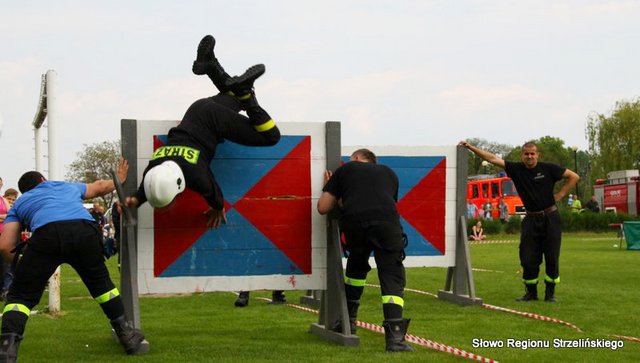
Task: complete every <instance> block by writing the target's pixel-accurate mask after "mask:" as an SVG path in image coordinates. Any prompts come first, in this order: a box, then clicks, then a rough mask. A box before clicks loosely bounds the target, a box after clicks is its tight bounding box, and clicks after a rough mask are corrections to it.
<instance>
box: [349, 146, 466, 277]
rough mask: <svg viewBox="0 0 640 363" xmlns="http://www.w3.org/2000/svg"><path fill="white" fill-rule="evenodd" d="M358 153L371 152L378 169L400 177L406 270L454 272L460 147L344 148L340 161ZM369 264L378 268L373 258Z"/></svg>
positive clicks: (401, 217)
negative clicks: (380, 166) (384, 167)
mask: <svg viewBox="0 0 640 363" xmlns="http://www.w3.org/2000/svg"><path fill="white" fill-rule="evenodd" d="M360 148H367V149H370V150H371V151H373V152H374V153H375V154H376V156H377V157H378V163H379V164H384V165H387V166H389V167H390V168H391V169H392V170H393V171H394V172H395V173H396V174H397V175H398V180H399V190H398V204H397V208H398V213H399V214H400V222H401V224H402V227H403V229H404V232H405V233H406V234H407V236H408V245H407V248H406V249H405V253H406V255H407V257H406V259H405V261H404V264H405V266H406V267H429V266H441V267H451V266H454V265H455V252H456V223H455V222H456V203H457V202H458V198H457V196H458V195H459V194H458V192H457V189H456V188H457V183H456V178H457V172H458V171H457V158H458V155H457V147H456V146H343V147H342V155H343V156H342V161H343V162H347V161H348V160H349V156H350V155H351V154H352V153H353V152H354V151H355V150H357V149H360ZM460 195H464V194H460ZM370 264H371V266H375V261H374V260H373V258H371V260H370Z"/></svg>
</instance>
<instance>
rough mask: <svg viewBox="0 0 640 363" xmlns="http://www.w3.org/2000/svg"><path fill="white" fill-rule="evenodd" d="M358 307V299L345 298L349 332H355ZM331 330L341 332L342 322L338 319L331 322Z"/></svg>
mask: <svg viewBox="0 0 640 363" xmlns="http://www.w3.org/2000/svg"><path fill="white" fill-rule="evenodd" d="M359 307H360V300H347V313H348V314H349V328H351V334H355V333H356V328H357V321H358V308H359ZM331 330H333V331H334V332H336V333H342V322H341V321H340V320H338V321H336V322H335V323H333V325H332V326H331Z"/></svg>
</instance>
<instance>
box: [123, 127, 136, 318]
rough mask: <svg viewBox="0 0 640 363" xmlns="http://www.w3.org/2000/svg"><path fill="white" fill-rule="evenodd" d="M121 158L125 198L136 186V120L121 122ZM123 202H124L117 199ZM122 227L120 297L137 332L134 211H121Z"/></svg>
mask: <svg viewBox="0 0 640 363" xmlns="http://www.w3.org/2000/svg"><path fill="white" fill-rule="evenodd" d="M120 127H121V132H122V133H121V146H122V157H123V158H125V159H126V160H127V161H128V162H129V175H128V176H127V180H126V181H125V183H124V184H123V185H122V187H123V188H122V191H121V192H122V193H123V194H124V195H123V196H119V198H124V197H126V196H127V195H131V194H133V193H134V192H135V191H136V189H137V186H138V180H137V179H138V178H137V172H136V170H138V162H137V160H138V155H137V154H138V152H137V150H138V149H137V147H138V142H137V131H136V130H137V128H136V120H121V123H120ZM120 200H121V201H122V202H124V200H123V199H120ZM123 212H124V213H123V214H124V215H123V222H124V223H123V226H122V227H124V229H123V231H122V232H124V231H125V230H126V233H122V232H121V233H120V239H121V241H120V258H121V260H120V266H121V267H120V270H121V274H120V295H121V296H122V302H123V303H124V311H125V314H126V316H127V319H128V320H130V321H132V322H133V326H134V327H135V328H136V329H140V327H141V326H140V304H139V301H138V243H137V239H136V232H137V226H136V221H137V218H138V211H137V209H135V208H133V209H125V208H123Z"/></svg>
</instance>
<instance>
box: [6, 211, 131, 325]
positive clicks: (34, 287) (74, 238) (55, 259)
mask: <svg viewBox="0 0 640 363" xmlns="http://www.w3.org/2000/svg"><path fill="white" fill-rule="evenodd" d="M102 250H103V248H102V233H101V232H100V230H99V228H98V226H97V225H96V223H95V222H93V221H88V220H70V221H61V222H52V223H48V224H46V225H44V226H42V227H40V228H38V229H37V230H36V231H35V232H34V233H33V235H32V236H31V238H30V239H29V240H28V244H27V247H26V248H25V249H24V251H23V253H22V257H21V258H20V260H19V262H18V263H17V265H16V266H15V278H14V280H13V284H12V285H11V288H10V289H9V293H8V295H7V304H6V306H5V310H4V314H3V318H2V332H3V333H17V334H23V332H24V326H25V324H26V321H27V318H28V317H29V312H30V310H31V309H33V307H34V306H36V305H37V304H38V302H39V301H40V298H41V297H42V293H43V292H44V289H45V287H46V285H47V281H48V279H49V277H51V275H52V274H53V273H54V272H55V270H56V268H57V267H58V266H59V265H61V264H62V263H68V264H69V265H71V267H73V268H74V269H75V270H76V272H77V273H78V275H80V278H81V279H82V282H84V284H85V285H86V286H87V288H88V289H89V293H90V294H91V296H92V297H93V298H94V299H96V300H97V301H98V303H100V306H101V308H102V309H103V311H104V313H105V314H106V315H107V317H108V318H109V319H110V320H113V319H115V318H117V317H119V316H122V315H124V306H123V304H122V299H121V298H120V295H119V292H118V290H117V289H116V288H115V286H114V284H113V282H112V281H111V278H110V277H109V271H108V270H107V267H106V266H105V263H104V256H103V254H102ZM12 307H15V309H12ZM25 309H28V310H25Z"/></svg>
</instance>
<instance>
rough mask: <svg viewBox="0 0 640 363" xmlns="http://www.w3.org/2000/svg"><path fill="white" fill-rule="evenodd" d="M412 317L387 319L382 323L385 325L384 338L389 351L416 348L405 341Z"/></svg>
mask: <svg viewBox="0 0 640 363" xmlns="http://www.w3.org/2000/svg"><path fill="white" fill-rule="evenodd" d="M409 322H411V319H398V320H396V319H394V320H385V321H384V322H383V323H382V327H384V340H385V342H386V343H387V347H386V350H387V352H413V351H414V349H413V348H412V347H411V346H409V345H407V343H405V341H404V335H405V334H406V333H407V329H409Z"/></svg>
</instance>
